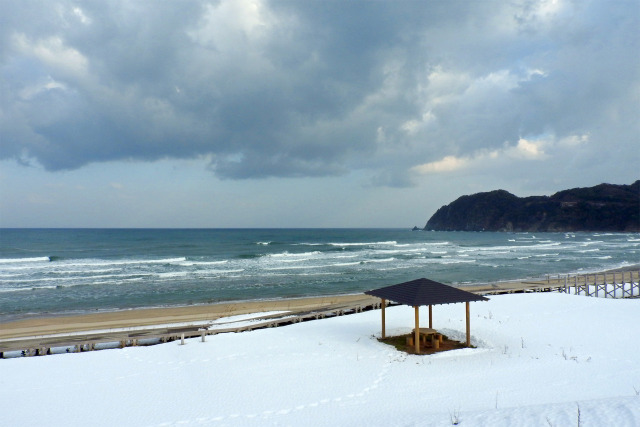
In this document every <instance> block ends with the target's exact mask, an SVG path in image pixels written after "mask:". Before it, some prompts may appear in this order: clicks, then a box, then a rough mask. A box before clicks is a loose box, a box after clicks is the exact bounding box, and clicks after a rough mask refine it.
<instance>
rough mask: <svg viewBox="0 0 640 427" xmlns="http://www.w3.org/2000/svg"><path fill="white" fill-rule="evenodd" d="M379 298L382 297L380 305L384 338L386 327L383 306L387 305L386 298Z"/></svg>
mask: <svg viewBox="0 0 640 427" xmlns="http://www.w3.org/2000/svg"><path fill="white" fill-rule="evenodd" d="M381 299H382V304H381V307H382V338H385V337H386V336H387V335H386V329H385V317H384V307H385V306H386V305H387V300H385V299H384V298H381Z"/></svg>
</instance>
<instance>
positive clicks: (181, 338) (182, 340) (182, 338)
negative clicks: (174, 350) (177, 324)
mask: <svg viewBox="0 0 640 427" xmlns="http://www.w3.org/2000/svg"><path fill="white" fill-rule="evenodd" d="M180 345H184V332H183V333H182V334H181V335H180Z"/></svg>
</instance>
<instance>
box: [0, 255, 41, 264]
mask: <svg viewBox="0 0 640 427" xmlns="http://www.w3.org/2000/svg"><path fill="white" fill-rule="evenodd" d="M25 262H49V257H46V256H41V257H35V258H2V259H0V264H20V263H25Z"/></svg>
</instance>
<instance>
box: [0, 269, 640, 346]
mask: <svg viewBox="0 0 640 427" xmlns="http://www.w3.org/2000/svg"><path fill="white" fill-rule="evenodd" d="M622 271H623V270H617V273H620V272H622ZM624 271H625V272H626V274H627V276H626V277H629V274H632V277H633V280H634V281H638V280H640V278H639V272H638V269H637V268H634V269H631V268H628V269H625V270H624ZM597 274H598V275H600V277H601V280H602V278H603V275H604V274H605V273H604V272H602V273H597ZM607 274H609V275H610V276H609V277H612V276H611V274H612V272H607ZM591 276H592V277H593V274H591ZM617 277H618V278H620V277H621V276H620V274H618V276H617ZM562 282H563V279H561V278H559V277H555V278H550V279H549V281H548V282H547V281H531V280H522V281H505V282H497V283H493V284H479V285H474V286H465V287H464V289H465V290H468V291H470V292H487V291H501V290H513V291H521V290H523V289H527V288H531V287H535V286H544V285H545V284H550V285H553V284H560V283H562ZM369 300H377V299H376V298H373V297H369V296H367V295H364V294H351V295H334V296H323V297H309V298H291V299H278V300H262V301H241V302H231V303H219V304H206V305H192V306H182V307H165V308H146V309H131V310H122V311H112V312H101V313H90V314H82V315H75V316H56V317H37V318H32V319H22V320H17V321H13V322H6V323H1V324H0V340H2V339H11V338H19V337H30V336H39V335H49V334H65V333H73V332H81V331H90V330H98V329H99V330H105V329H115V328H128V327H140V326H153V325H163V324H170V323H188V322H198V321H206V320H215V319H219V318H221V317H229V316H237V315H242V314H248V313H264V312H272V311H291V312H300V311H304V310H312V309H319V308H322V307H325V306H332V305H336V304H344V305H348V304H352V303H361V302H362V303H364V302H366V301H369Z"/></svg>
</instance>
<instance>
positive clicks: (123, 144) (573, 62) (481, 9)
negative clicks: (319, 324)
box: [0, 1, 640, 186]
mask: <svg viewBox="0 0 640 427" xmlns="http://www.w3.org/2000/svg"><path fill="white" fill-rule="evenodd" d="M0 8H1V12H2V14H1V15H2V16H3V18H2V25H1V26H0V27H1V28H0V36H1V38H2V39H1V40H0V55H1V56H0V67H1V68H0V73H1V75H2V79H1V82H0V91H1V92H0V93H1V94H2V99H1V101H0V102H1V104H0V108H1V113H2V114H1V115H0V129H1V131H2V144H1V146H0V157H1V158H15V159H17V160H19V161H23V162H28V161H31V160H36V161H37V162H39V163H40V164H42V165H43V166H44V167H45V168H47V169H49V170H60V169H73V168H78V167H82V166H83V165H86V164H89V163H94V162H103V161H115V160H129V159H131V160H137V161H150V160H155V159H159V158H167V157H169V158H172V157H173V158H192V157H197V156H208V157H209V158H210V159H211V169H212V170H213V171H214V172H215V173H216V174H217V175H218V176H220V177H227V178H254V177H264V176H295V177H298V176H323V175H339V174H344V173H347V172H348V171H350V170H353V169H362V170H369V171H370V176H371V182H372V183H374V184H376V185H378V184H386V185H395V186H398V185H408V184H409V183H410V177H409V175H408V171H409V170H410V168H411V167H413V166H416V165H419V164H427V163H429V162H435V161H438V160H440V159H442V158H444V157H445V156H457V157H459V158H463V157H464V156H472V155H474V153H476V154H475V155H477V153H478V152H482V150H488V151H491V150H494V151H495V150H498V149H502V148H501V147H504V146H505V143H506V144H510V145H511V146H515V145H516V144H517V143H518V141H519V139H520V138H534V139H535V138H542V137H544V138H547V139H549V138H551V139H553V140H554V141H560V140H562V139H563V138H569V137H575V138H579V137H581V136H584V135H589V138H590V139H589V140H588V143H585V144H586V145H588V147H587V148H589V150H596V151H590V152H592V153H596V152H597V150H599V149H600V147H601V146H602V145H603V144H604V143H611V141H616V142H615V143H616V144H620V150H621V151H625V150H626V152H627V154H628V153H629V152H630V151H631V150H633V148H632V147H633V146H634V144H635V143H636V142H637V132H638V125H637V120H633V117H634V113H633V111H635V108H636V107H637V102H638V99H637V96H638V95H637V90H638V89H637V88H638V84H639V80H640V79H639V76H638V74H639V72H638V70H639V68H638V59H637V52H638V49H639V46H638V33H637V28H638V24H639V23H640V22H639V21H640V19H639V16H638V15H639V12H638V4H637V3H636V2H615V3H614V4H613V5H611V4H610V3H608V2H598V1H596V2H580V3H575V4H574V3H570V2H552V1H549V2H527V1H523V2H511V3H507V2H283V1H278V2H273V3H268V2H250V1H219V2H204V1H203V2H196V1H191V2H187V1H185V2H129V1H121V2H116V1H110V2H79V3H76V2H71V1H70V2H65V1H61V2H55V1H46V2H36V1H26V2H15V3H9V2H3V3H1V6H0ZM605 139H606V141H605ZM551 145H553V144H551ZM547 151H548V152H552V151H553V146H551V147H549V146H548V147H547ZM586 156H587V157H588V155H586ZM427 169H428V168H427Z"/></svg>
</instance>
